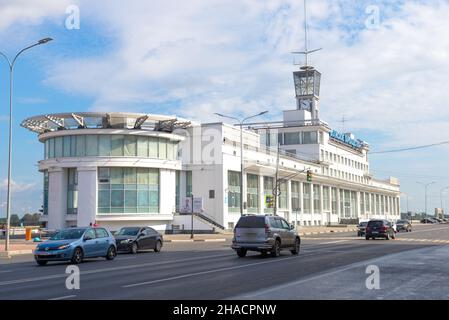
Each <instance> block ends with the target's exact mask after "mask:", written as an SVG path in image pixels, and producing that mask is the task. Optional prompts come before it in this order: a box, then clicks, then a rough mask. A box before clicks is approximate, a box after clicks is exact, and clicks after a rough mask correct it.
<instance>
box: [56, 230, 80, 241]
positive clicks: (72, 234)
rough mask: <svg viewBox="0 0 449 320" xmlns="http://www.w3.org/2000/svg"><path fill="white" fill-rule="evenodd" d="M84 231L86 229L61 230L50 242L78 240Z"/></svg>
mask: <svg viewBox="0 0 449 320" xmlns="http://www.w3.org/2000/svg"><path fill="white" fill-rule="evenodd" d="M84 231H86V229H66V230H61V231H59V232H58V233H57V234H55V235H54V236H53V237H51V238H50V240H70V239H79V238H81V236H82V235H83V233H84Z"/></svg>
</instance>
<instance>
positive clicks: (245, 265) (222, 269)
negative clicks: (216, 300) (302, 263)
mask: <svg viewBox="0 0 449 320" xmlns="http://www.w3.org/2000/svg"><path fill="white" fill-rule="evenodd" d="M300 256H301V255H300ZM300 256H294V257H288V258H282V259H278V260H269V261H262V262H256V263H248V264H244V265H240V266H233V267H226V268H220V269H213V270H207V271H201V272H195V273H188V274H183V275H180V276H176V277H170V278H165V279H158V280H151V281H145V282H139V283H133V284H127V285H124V286H122V288H132V287H138V286H144V285H149V284H154V283H160V282H166V281H171V280H178V279H183V278H189V277H194V276H199V275H204V274H209V273H217V272H221V271H228V270H236V269H242V268H246V267H252V266H256V265H261V264H268V263H275V262H280V261H285V260H291V259H297V258H298V257H300Z"/></svg>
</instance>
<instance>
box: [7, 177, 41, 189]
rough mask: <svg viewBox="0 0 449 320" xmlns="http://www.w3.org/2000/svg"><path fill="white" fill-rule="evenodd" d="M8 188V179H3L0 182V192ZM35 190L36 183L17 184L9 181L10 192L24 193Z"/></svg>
mask: <svg viewBox="0 0 449 320" xmlns="http://www.w3.org/2000/svg"><path fill="white" fill-rule="evenodd" d="M7 188H8V179H6V178H5V179H3V180H1V181H0V190H2V191H5V190H7ZM36 188H37V185H36V183H34V182H31V183H26V182H17V181H14V180H11V190H12V191H13V192H24V191H30V190H34V189H36Z"/></svg>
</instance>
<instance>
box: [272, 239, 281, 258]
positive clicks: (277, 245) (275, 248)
mask: <svg viewBox="0 0 449 320" xmlns="http://www.w3.org/2000/svg"><path fill="white" fill-rule="evenodd" d="M280 255H281V242H280V241H279V240H276V242H275V243H274V246H273V250H271V256H272V257H279V256H280Z"/></svg>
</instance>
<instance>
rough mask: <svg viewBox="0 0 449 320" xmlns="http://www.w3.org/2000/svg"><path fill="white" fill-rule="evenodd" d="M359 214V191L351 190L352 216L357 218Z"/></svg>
mask: <svg viewBox="0 0 449 320" xmlns="http://www.w3.org/2000/svg"><path fill="white" fill-rule="evenodd" d="M358 215H359V208H358V207H357V193H356V192H355V191H351V217H352V218H357V217H358Z"/></svg>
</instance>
